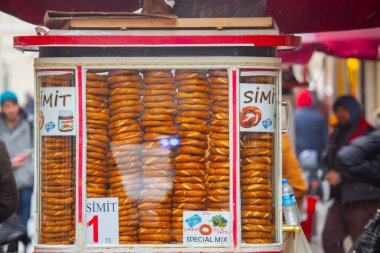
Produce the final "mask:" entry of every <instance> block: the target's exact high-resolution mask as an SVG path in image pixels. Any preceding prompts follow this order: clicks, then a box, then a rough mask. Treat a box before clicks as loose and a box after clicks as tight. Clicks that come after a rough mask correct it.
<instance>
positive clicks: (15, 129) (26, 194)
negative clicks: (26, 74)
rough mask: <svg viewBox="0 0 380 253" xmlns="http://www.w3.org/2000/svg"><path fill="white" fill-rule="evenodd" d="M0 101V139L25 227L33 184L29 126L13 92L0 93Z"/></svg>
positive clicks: (18, 211)
mask: <svg viewBox="0 0 380 253" xmlns="http://www.w3.org/2000/svg"><path fill="white" fill-rule="evenodd" d="M0 104H1V114H0V138H2V139H3V140H4V142H5V145H6V148H7V150H8V153H9V156H10V157H11V163H12V168H13V174H14V176H15V179H16V184H17V189H18V191H19V206H18V209H17V213H18V214H19V216H20V218H21V221H22V224H23V225H24V226H25V227H26V226H27V222H28V220H29V217H30V209H31V197H32V192H33V184H34V169H33V157H32V151H33V145H32V143H33V133H32V130H31V128H32V125H31V123H30V122H28V121H27V116H26V114H25V112H24V111H23V110H22V109H21V108H20V106H19V104H18V99H17V96H16V94H15V93H13V92H11V91H5V92H4V93H2V94H1V96H0ZM24 243H27V242H24Z"/></svg>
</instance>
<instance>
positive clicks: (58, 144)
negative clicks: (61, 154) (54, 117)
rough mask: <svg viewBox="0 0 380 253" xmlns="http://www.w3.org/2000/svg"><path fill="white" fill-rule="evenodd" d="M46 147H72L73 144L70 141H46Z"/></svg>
mask: <svg viewBox="0 0 380 253" xmlns="http://www.w3.org/2000/svg"><path fill="white" fill-rule="evenodd" d="M43 145H44V147H45V148H47V149H70V146H71V144H70V143H63V142H62V143H59V142H57V143H54V142H51V143H49V142H45V143H44V144H43Z"/></svg>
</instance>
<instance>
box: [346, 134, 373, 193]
mask: <svg viewBox="0 0 380 253" xmlns="http://www.w3.org/2000/svg"><path fill="white" fill-rule="evenodd" d="M338 163H339V164H340V167H341V168H342V170H343V172H344V173H347V174H348V175H349V176H352V177H355V178H356V179H357V180H360V181H362V182H364V183H367V184H371V185H373V186H376V187H380V130H377V131H375V132H372V133H371V134H369V135H366V136H363V137H360V138H358V139H356V140H355V141H354V142H353V143H352V144H351V145H349V146H345V147H343V148H342V149H341V150H340V151H339V153H338Z"/></svg>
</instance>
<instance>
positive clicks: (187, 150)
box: [177, 146, 206, 156]
mask: <svg viewBox="0 0 380 253" xmlns="http://www.w3.org/2000/svg"><path fill="white" fill-rule="evenodd" d="M177 153H178V154H190V155H199V156H204V155H206V150H205V149H203V148H198V147H194V146H181V147H179V148H178V150H177Z"/></svg>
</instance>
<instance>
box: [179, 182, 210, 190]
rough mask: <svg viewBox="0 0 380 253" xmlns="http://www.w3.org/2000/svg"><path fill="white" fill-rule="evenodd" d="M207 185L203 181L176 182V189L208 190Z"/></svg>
mask: <svg viewBox="0 0 380 253" xmlns="http://www.w3.org/2000/svg"><path fill="white" fill-rule="evenodd" d="M206 189H207V185H206V184H203V183H189V182H187V183H174V190H175V191H176V190H206Z"/></svg>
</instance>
